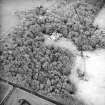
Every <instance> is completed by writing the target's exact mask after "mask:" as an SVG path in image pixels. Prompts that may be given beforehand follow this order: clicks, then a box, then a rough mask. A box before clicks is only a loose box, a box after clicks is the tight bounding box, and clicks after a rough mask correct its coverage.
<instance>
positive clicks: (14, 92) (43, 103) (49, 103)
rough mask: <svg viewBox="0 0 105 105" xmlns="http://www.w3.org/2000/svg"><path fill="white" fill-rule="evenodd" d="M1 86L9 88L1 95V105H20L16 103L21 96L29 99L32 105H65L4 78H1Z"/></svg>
mask: <svg viewBox="0 0 105 105" xmlns="http://www.w3.org/2000/svg"><path fill="white" fill-rule="evenodd" d="M1 85H2V86H1ZM1 87H2V88H4V87H8V88H7V89H6V91H7V92H6V91H4V93H3V94H1V95H0V96H1V98H0V105H14V104H15V105H19V104H16V103H17V102H16V101H17V99H20V98H21V99H25V100H28V101H29V102H30V103H31V105H63V104H62V103H59V102H57V101H55V100H53V99H51V98H48V97H46V96H43V95H41V94H39V93H37V92H33V91H31V90H29V89H25V88H24V87H21V86H19V85H17V84H14V83H12V82H9V81H7V80H4V79H2V78H0V89H1ZM0 91H2V90H0ZM14 102H15V103H14Z"/></svg>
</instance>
